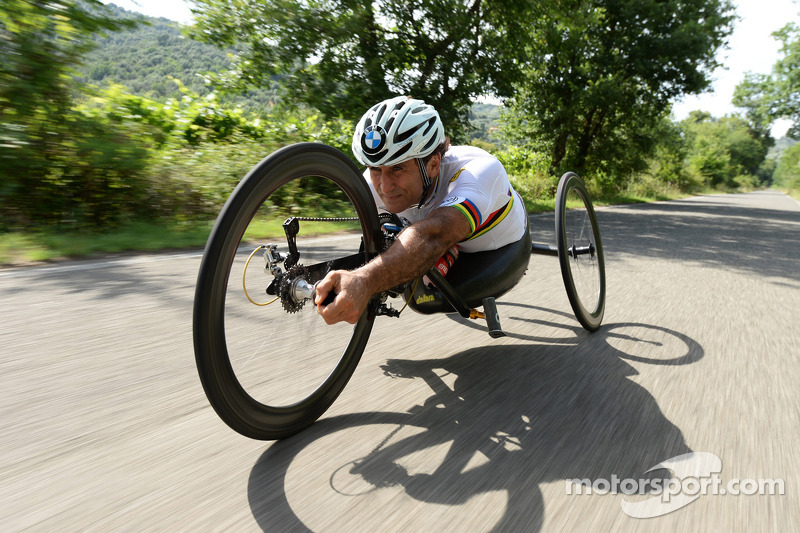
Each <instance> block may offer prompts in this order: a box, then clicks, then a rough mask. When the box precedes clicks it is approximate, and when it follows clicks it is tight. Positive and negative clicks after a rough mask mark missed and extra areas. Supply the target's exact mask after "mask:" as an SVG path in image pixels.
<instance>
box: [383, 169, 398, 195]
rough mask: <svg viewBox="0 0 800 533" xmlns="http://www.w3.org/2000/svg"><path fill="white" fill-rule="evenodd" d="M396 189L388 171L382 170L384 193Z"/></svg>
mask: <svg viewBox="0 0 800 533" xmlns="http://www.w3.org/2000/svg"><path fill="white" fill-rule="evenodd" d="M394 188H395V182H394V180H393V179H392V178H391V175H390V173H389V171H388V170H385V169H381V190H382V191H383V192H388V191H392V190H394Z"/></svg>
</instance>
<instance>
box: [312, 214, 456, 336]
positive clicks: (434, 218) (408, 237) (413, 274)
mask: <svg viewBox="0 0 800 533" xmlns="http://www.w3.org/2000/svg"><path fill="white" fill-rule="evenodd" d="M470 231H471V229H470V224H469V221H468V220H467V218H466V217H465V216H464V215H463V214H462V213H461V212H460V211H459V210H458V209H456V208H454V207H440V208H438V209H436V210H434V211H433V212H432V213H431V214H430V215H428V217H426V218H425V219H424V220H421V221H419V222H416V223H414V224H412V225H411V226H408V227H407V228H406V229H405V230H403V231H402V232H401V233H400V234H399V235H398V236H397V240H395V242H394V244H392V246H391V247H389V249H388V250H386V251H385V252H384V253H382V254H380V255H379V256H378V257H376V258H375V259H373V260H372V261H370V262H369V263H367V264H366V265H364V266H362V267H360V268H357V269H356V270H351V271H347V270H334V271H332V272H329V273H328V275H327V276H325V279H323V280H322V281H321V282H320V283H319V284H318V285H317V297H316V299H315V301H314V303H315V304H316V305H317V312H319V314H320V315H322V318H324V319H325V322H327V323H328V324H335V323H336V322H342V321H344V322H349V323H350V324H355V323H356V322H357V321H358V319H359V318H360V317H361V315H362V314H363V313H364V310H365V309H366V308H367V304H368V303H369V299H370V298H371V297H372V296H373V295H374V294H377V293H379V292H382V291H385V290H388V289H391V288H392V287H395V286H396V285H399V284H400V283H404V282H406V281H410V280H412V279H415V278H418V277H421V276H422V275H423V274H425V273H426V272H427V271H428V270H429V269H430V268H431V267H432V266H433V265H434V264H435V263H436V261H437V260H438V259H439V258H440V257H441V256H442V255H444V253H445V252H446V251H447V250H449V249H450V248H451V247H452V246H453V245H455V244H457V243H458V242H460V241H461V240H463V239H464V238H465V237H467V236H468V235H469V234H470ZM331 291H333V292H334V293H335V294H336V299H335V300H334V301H333V302H331V303H330V304H328V305H322V302H323V301H324V300H325V297H326V296H327V295H328V293H329V292H331Z"/></svg>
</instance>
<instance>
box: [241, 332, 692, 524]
mask: <svg viewBox="0 0 800 533" xmlns="http://www.w3.org/2000/svg"><path fill="white" fill-rule="evenodd" d="M554 340H555V343H554V344H549V345H542V344H532V345H529V346H491V347H480V348H473V349H469V350H466V351H463V352H461V353H458V354H456V355H454V356H451V357H447V358H444V359H423V360H404V359H392V360H388V361H387V362H386V363H385V365H383V366H382V368H383V370H384V372H385V374H386V375H387V376H389V377H387V379H403V378H405V379H423V380H425V382H426V383H427V384H428V385H429V386H430V387H431V389H432V390H433V392H434V394H433V395H432V396H430V397H429V398H427V399H425V400H424V402H423V403H422V404H421V405H418V406H417V407H415V408H413V409H411V410H409V411H408V412H406V413H391V412H386V413H382V412H368V413H357V414H349V415H343V416H336V417H331V418H328V419H323V420H321V421H319V422H317V423H316V424H315V425H314V426H312V427H311V428H310V429H308V430H306V431H304V432H303V433H301V434H300V435H298V436H296V437H293V438H292V439H289V440H286V441H282V442H277V443H275V444H273V445H272V446H271V447H269V449H267V451H266V452H265V453H264V454H263V455H262V456H261V457H260V458H259V460H258V461H257V463H256V464H255V466H254V468H253V470H252V472H251V475H250V480H249V486H248V496H249V501H250V505H251V510H252V512H253V515H254V516H255V518H256V520H257V521H258V523H259V525H260V526H261V527H262V528H263V529H264V530H265V531H277V530H287V529H292V530H298V529H300V530H302V529H307V526H306V525H305V524H304V523H303V519H302V516H300V515H299V514H297V513H296V512H295V509H293V508H292V506H291V503H290V501H289V499H288V498H287V494H286V492H285V488H286V486H287V485H289V484H290V482H291V481H294V480H292V479H288V477H289V476H287V472H288V470H289V467H290V465H291V464H292V461H293V460H294V459H295V458H296V457H297V456H298V454H300V453H301V452H302V453H304V454H306V453H307V452H309V450H310V451H311V452H312V457H315V456H314V455H313V453H314V447H315V445H316V446H319V447H320V448H321V449H320V450H319V451H318V452H316V453H318V454H319V456H323V455H326V454H327V456H330V455H331V454H333V455H337V454H340V455H341V457H340V459H338V462H337V463H336V464H337V465H338V466H337V467H335V468H334V467H329V468H328V469H329V470H330V471H325V472H315V474H316V477H317V478H318V479H324V480H326V481H327V480H329V482H328V483H317V484H316V485H314V484H311V486H308V487H304V488H303V494H304V495H306V496H307V501H318V500H324V499H325V498H326V497H328V496H334V497H336V496H337V493H338V495H340V496H341V495H342V494H347V496H348V497H349V499H348V500H347V501H348V502H352V500H353V498H358V496H359V495H364V494H367V493H369V492H372V491H376V490H380V489H383V488H387V487H394V488H397V487H401V488H402V490H403V491H404V492H405V494H406V495H407V496H409V497H411V498H413V499H414V500H417V501H421V502H426V503H433V504H438V505H440V506H441V505H445V506H456V505H461V504H464V503H466V502H467V500H469V499H471V498H473V497H474V496H476V495H479V494H483V493H487V492H489V491H498V490H501V491H506V494H507V506H506V510H505V514H504V515H503V516H502V518H501V519H500V521H499V522H498V523H497V524H496V525H495V528H494V529H495V530H496V531H507V530H511V529H518V528H520V527H523V528H524V529H525V530H531V531H535V530H539V529H541V524H542V521H543V516H544V505H543V500H542V494H541V490H540V488H539V486H540V484H542V483H547V482H553V481H560V480H567V479H574V478H580V479H589V480H596V479H612V475H616V476H617V477H618V478H619V479H625V478H634V479H640V478H643V477H644V478H647V477H656V478H663V476H664V472H655V473H652V472H651V473H649V474H644V472H645V471H646V470H648V469H649V468H651V467H652V466H654V465H656V464H658V463H659V462H661V461H663V460H665V459H668V458H671V457H674V456H677V455H680V454H683V453H688V452H690V451H691V450H690V449H689V448H688V446H687V445H686V443H685V441H684V438H683V435H682V433H681V431H680V430H679V429H678V428H677V427H675V426H674V425H673V424H672V423H671V422H670V421H669V420H668V419H667V418H666V417H665V416H664V414H663V413H662V412H661V410H660V409H659V406H658V404H657V402H656V400H655V399H654V398H653V396H651V394H650V393H649V392H648V391H647V390H646V389H644V388H643V387H641V386H640V385H638V384H636V383H635V382H634V381H632V380H630V379H629V377H630V376H632V375H635V374H636V373H637V372H636V370H635V369H634V368H633V367H632V366H631V365H630V364H628V363H627V362H626V359H628V360H636V361H642V362H652V363H656V364H688V363H692V362H694V361H697V360H698V359H700V358H702V356H703V349H702V347H701V346H700V345H698V344H697V343H696V342H694V341H693V340H692V339H689V338H687V337H685V336H683V335H681V334H680V333H677V332H674V331H670V330H667V329H664V328H660V327H654V326H648V325H643V324H611V325H608V326H604V327H603V329H602V330H601V331H599V332H597V333H595V334H592V335H580V336H576V337H575V339H573V341H572V342H571V343H570V344H568V345H560V344H558V343H560V342H561V339H554ZM443 378H446V380H447V382H448V383H451V385H448V384H446V382H445V379H443ZM453 378H454V379H453ZM366 426H374V427H370V428H369V429H370V431H369V432H367V431H363V429H364V428H365V427H366ZM406 427H414V428H418V431H416V432H413V434H411V435H408V436H406V433H403V432H402V431H400V430H401V429H402V428H406ZM334 434H336V440H335V442H336V443H337V444H338V446H337V447H336V450H335V451H334V450H332V449H331V448H330V447H328V446H327V445H326V444H325V443H328V444H330V443H329V442H328V439H330V438H332V437H331V436H332V435H334ZM365 435H366V436H367V437H365ZM364 438H368V439H370V440H371V441H374V445H370V446H369V447H368V450H369V451H368V452H367V453H364V452H363V451H362V452H360V453H359V455H358V456H357V457H352V456H351V455H352V454H350V455H348V453H349V452H350V449H351V448H352V447H354V446H356V445H357V444H358V445H359V446H361V448H359V449H360V450H364V445H363V440H364ZM317 441H325V442H323V443H317ZM315 443H316V444H315ZM443 443H449V448H448V451H447V455H446V457H445V458H444V460H441V461H437V463H436V465H435V470H433V472H432V473H424V474H423V473H412V472H410V471H409V469H408V468H407V467H405V466H403V464H404V461H405V459H404V458H407V457H408V456H410V455H411V454H414V453H416V452H422V451H424V450H428V449H431V448H432V447H435V446H438V445H440V444H443ZM476 454H479V455H480V456H482V457H483V463H482V464H480V465H479V466H475V467H468V465H470V464H471V463H470V461H472V460H473V459H474V457H475V456H476ZM304 460H308V456H307V455H306V457H305V459H304ZM306 464H307V463H305V462H304V463H303V465H304V468H314V469H319V468H323V466H322V464H324V462H323V463H315V462H310V463H308V464H307V466H305V465H306ZM428 470H429V472H430V469H428ZM354 478H358V480H359V483H358V484H357V486H360V487H367V489H363V488H362V491H363V492H362V493H359V492H358V491H356V492H355V493H354V492H352V489H348V488H347V487H348V486H352V480H353V479H354ZM337 480H350V483H349V485H348V483H345V482H344V481H337ZM298 482H300V483H302V480H300V481H298ZM348 490H350V492H349V493H348V492H347V491H348ZM326 495H327V496H326ZM572 497H575V498H580V497H581V496H572ZM583 497H586V496H583ZM298 511H303V512H306V510H300V509H298ZM386 511H387V512H388V510H386ZM372 512H373V513H375V514H377V515H380V514H381V512H382V510H381V509H380V508H376V509H374V510H373V511H372ZM620 512H621V511H620ZM440 525H441V524H439V525H438V526H437V527H439V526H440ZM395 526H396V527H401V525H400V524H395Z"/></svg>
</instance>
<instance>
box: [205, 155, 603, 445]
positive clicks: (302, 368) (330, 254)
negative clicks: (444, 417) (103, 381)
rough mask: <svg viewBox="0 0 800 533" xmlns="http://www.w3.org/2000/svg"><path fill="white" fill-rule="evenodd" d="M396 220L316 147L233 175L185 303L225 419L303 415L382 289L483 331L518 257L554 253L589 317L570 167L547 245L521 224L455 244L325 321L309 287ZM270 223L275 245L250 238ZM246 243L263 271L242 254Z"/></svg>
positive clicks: (312, 412)
mask: <svg viewBox="0 0 800 533" xmlns="http://www.w3.org/2000/svg"><path fill="white" fill-rule="evenodd" d="M287 215H288V216H287ZM301 226H302V228H303V232H302V234H303V235H307V234H309V233H311V234H312V235H319V234H322V235H329V234H330V232H331V231H334V230H335V233H333V236H330V235H329V236H323V237H319V236H317V237H312V238H310V239H307V238H300V239H298V235H301ZM400 229H401V228H400V227H399V226H398V225H397V220H393V219H391V217H389V218H386V217H379V215H378V212H377V208H376V206H375V202H374V200H373V197H372V193H371V192H370V189H369V187H368V186H367V184H366V182H365V180H364V178H363V176H362V173H361V172H360V171H359V169H358V168H357V167H356V165H355V164H354V163H353V162H352V161H351V160H350V159H349V158H348V157H347V156H346V155H345V154H344V153H343V152H341V151H340V150H338V149H336V148H333V147H330V146H326V145H323V144H319V143H298V144H293V145H290V146H287V147H284V148H282V149H280V150H277V151H276V152H274V153H273V154H271V155H269V156H268V157H266V158H265V159H264V160H262V161H261V162H260V163H258V164H257V165H256V166H255V167H254V168H253V169H252V170H251V171H250V172H249V173H248V174H247V175H246V176H245V177H244V178H243V179H242V181H241V182H240V183H239V184H238V185H237V187H236V188H235V189H234V191H233V192H232V193H231V195H230V197H229V198H228V200H227V202H226V203H225V205H224V206H223V208H222V210H221V211H220V214H219V216H218V218H217V221H216V223H215V224H214V227H213V229H212V231H211V234H210V236H209V239H208V242H207V244H206V248H205V252H204V254H203V259H202V261H201V265H200V271H199V274H198V278H197V285H196V290H195V298H194V311H193V331H194V350H195V360H196V364H197V369H198V372H199V375H200V380H201V383H202V385H203V389H204V391H205V393H206V396H207V397H208V400H209V402H210V403H211V405H212V407H213V408H214V410H215V411H216V412H217V414H218V415H219V417H220V418H221V419H222V420H223V421H224V422H225V423H226V424H228V425H229V426H230V427H231V428H232V429H234V430H235V431H237V432H239V433H241V434H242V435H245V436H247V437H250V438H254V439H262V440H274V439H283V438H286V437H289V436H291V435H294V434H295V433H298V432H299V431H301V430H303V429H305V428H306V427H308V426H309V425H311V424H312V423H314V421H316V420H317V419H318V418H319V417H320V416H322V414H323V413H324V412H325V411H326V410H327V409H328V408H329V407H330V406H331V404H332V403H333V402H334V400H335V399H336V398H337V397H338V396H339V394H340V393H341V392H342V390H343V389H344V387H345V385H346V384H347V382H348V380H349V379H350V377H351V376H352V374H353V372H354V371H355V368H356V366H357V365H358V362H359V360H360V358H361V355H362V353H363V352H364V349H365V348H366V345H367V341H368V339H369V337H370V333H371V331H372V327H373V324H374V322H375V318H376V317H378V316H389V317H397V316H399V315H400V313H401V312H402V311H403V310H404V309H405V306H404V307H403V308H402V309H400V310H397V309H395V308H394V307H392V305H391V304H387V300H389V299H390V298H398V297H402V299H403V300H405V302H406V306H408V307H411V308H412V309H413V310H415V311H417V312H419V313H423V314H434V313H458V314H459V315H461V316H463V317H468V318H472V319H476V320H486V324H487V329H488V332H489V334H490V335H491V336H492V337H500V336H503V335H504V333H503V331H502V328H501V326H500V319H499V316H498V314H497V310H496V305H495V299H496V298H499V297H500V296H502V295H503V294H505V293H507V292H508V291H509V290H511V289H512V288H513V287H514V286H515V285H517V283H519V281H520V280H521V278H522V276H523V275H524V274H525V271H526V270H527V267H528V263H529V261H530V257H531V254H542V255H551V256H557V257H558V259H559V264H560V267H561V273H562V278H563V280H564V284H565V287H566V291H567V295H568V298H569V301H570V305H571V307H572V309H573V311H574V313H575V316H576V318H577V319H578V321H579V322H580V323H581V325H582V326H583V327H584V328H585V329H587V330H589V331H595V330H597V329H598V328H599V327H600V325H601V322H602V319H603V313H604V310H605V293H606V284H605V264H604V260H603V247H602V242H601V239H600V230H599V227H598V224H597V218H596V215H595V212H594V208H593V206H592V202H591V199H590V196H589V193H588V192H587V190H586V186H585V184H584V182H583V180H582V179H581V178H580V177H579V176H578V175H577V174H575V173H573V172H568V173H566V174H564V176H562V178H561V180H560V182H559V185H558V189H557V192H556V209H555V235H556V245H555V246H553V245H548V244H538V243H534V242H532V240H531V236H530V231H526V232H525V235H524V236H523V238H522V239H520V240H519V241H518V242H516V243H512V244H509V245H507V246H504V247H502V248H500V249H498V250H493V251H489V252H478V253H472V254H461V256H460V257H459V258H458V261H456V263H455V265H454V266H453V267H452V269H451V271H450V272H448V273H447V277H444V276H442V274H441V273H440V272H439V271H438V270H436V269H434V268H432V269H431V270H430V271H429V272H428V274H427V276H428V278H429V280H430V281H431V282H432V283H430V284H427V283H425V282H423V281H421V280H420V279H418V280H413V281H411V282H407V283H404V284H402V285H400V286H398V287H395V288H393V289H391V290H389V291H386V292H384V293H380V294H377V295H374V296H373V298H372V299H371V300H370V303H369V305H368V306H367V310H366V311H365V312H364V314H363V315H362V316H361V318H360V319H359V320H358V322H357V323H356V324H355V325H350V324H345V323H340V324H334V325H327V324H325V323H324V321H323V320H322V318H321V317H319V316H318V315H317V313H316V308H315V306H314V303H313V298H314V286H315V284H316V283H317V282H319V281H320V280H322V279H323V278H324V277H325V275H326V274H327V273H328V272H330V271H331V270H340V269H354V268H357V267H359V266H361V265H363V264H365V263H366V262H368V261H370V260H371V259H372V258H374V257H376V256H377V255H378V254H380V253H381V252H382V251H383V250H385V249H386V248H387V247H388V246H390V245H391V244H392V242H393V240H394V237H395V236H396V234H397V232H398V231H400ZM276 230H277V231H282V232H283V234H284V238H283V239H282V240H285V244H275V243H267V244H257V245H255V244H254V243H255V242H257V241H258V240H259V239H260V238H261V235H263V234H265V233H273V234H274V232H275V231H276ZM301 249H302V251H301ZM260 251H263V268H258V267H256V266H255V264H252V265H251V263H252V262H253V259H254V258H255V257H256V255H257V253H258V252H260ZM257 300H258V301H257ZM481 306H482V307H483V311H482V312H481V311H478V310H477V309H476V308H477V307H481Z"/></svg>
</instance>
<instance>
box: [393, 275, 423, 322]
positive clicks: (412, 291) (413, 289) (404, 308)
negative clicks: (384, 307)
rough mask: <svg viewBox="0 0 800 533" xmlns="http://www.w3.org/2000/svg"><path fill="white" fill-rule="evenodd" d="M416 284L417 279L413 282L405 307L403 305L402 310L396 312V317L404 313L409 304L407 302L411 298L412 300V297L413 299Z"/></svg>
mask: <svg viewBox="0 0 800 533" xmlns="http://www.w3.org/2000/svg"><path fill="white" fill-rule="evenodd" d="M417 283H419V278H417V279H416V280H415V281H414V286H413V287H412V288H411V297H410V298H409V299H408V300H406V305H404V306H403V308H402V309H400V311H398V312H397V314H398V315H399V314H400V313H402V312H403V311H405V310H406V307H408V302H409V300H411V298H413V297H414V291H415V290H417Z"/></svg>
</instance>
